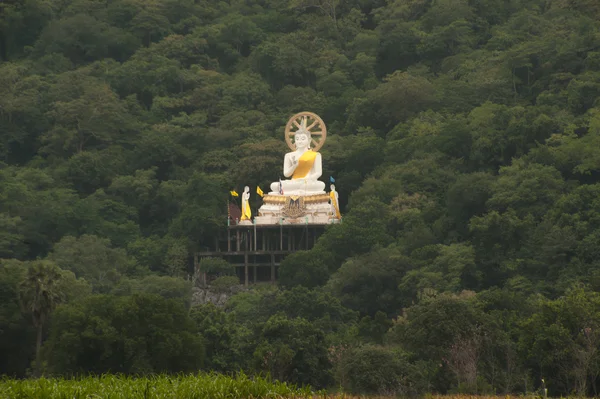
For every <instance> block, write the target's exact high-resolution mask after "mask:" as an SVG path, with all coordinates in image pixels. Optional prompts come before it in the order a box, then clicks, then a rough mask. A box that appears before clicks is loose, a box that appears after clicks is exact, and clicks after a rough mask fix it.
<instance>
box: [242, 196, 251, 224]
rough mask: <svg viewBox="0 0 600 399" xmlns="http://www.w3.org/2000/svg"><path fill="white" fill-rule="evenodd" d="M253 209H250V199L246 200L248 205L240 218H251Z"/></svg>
mask: <svg viewBox="0 0 600 399" xmlns="http://www.w3.org/2000/svg"><path fill="white" fill-rule="evenodd" d="M251 218H252V211H251V210H250V201H248V200H246V205H245V206H244V207H243V209H242V218H241V219H240V220H250V219H251Z"/></svg>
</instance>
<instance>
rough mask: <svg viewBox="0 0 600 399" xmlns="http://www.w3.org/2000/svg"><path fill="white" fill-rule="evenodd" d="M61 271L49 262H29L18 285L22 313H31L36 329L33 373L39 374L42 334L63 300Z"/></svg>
mask: <svg viewBox="0 0 600 399" xmlns="http://www.w3.org/2000/svg"><path fill="white" fill-rule="evenodd" d="M62 279H63V273H62V270H61V269H60V268H59V267H58V266H56V265H55V264H54V263H52V262H50V261H44V260H42V261H35V262H31V264H30V266H29V269H28V270H27V275H26V276H25V279H24V280H23V281H22V282H21V284H20V285H19V299H20V301H21V306H22V308H23V311H24V312H28V313H31V318H32V321H33V325H34V327H35V328H36V329H37V339H36V347H35V372H36V375H38V376H39V375H40V373H41V370H42V368H41V357H40V355H41V348H42V332H43V327H44V326H45V324H46V322H47V321H48V318H49V316H50V313H52V311H53V310H54V308H55V307H56V306H57V305H58V304H59V303H60V302H61V301H62V300H63V297H64V293H63V288H64V286H63V285H62V284H61V282H62Z"/></svg>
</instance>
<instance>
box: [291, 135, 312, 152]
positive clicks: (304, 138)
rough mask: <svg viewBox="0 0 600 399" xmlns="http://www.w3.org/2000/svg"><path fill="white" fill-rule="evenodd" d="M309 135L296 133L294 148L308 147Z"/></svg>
mask: <svg viewBox="0 0 600 399" xmlns="http://www.w3.org/2000/svg"><path fill="white" fill-rule="evenodd" d="M309 140H310V139H309V137H308V135H307V134H306V133H298V134H296V136H295V137H294V143H295V144H296V149H298V150H303V149H305V148H308V142H309Z"/></svg>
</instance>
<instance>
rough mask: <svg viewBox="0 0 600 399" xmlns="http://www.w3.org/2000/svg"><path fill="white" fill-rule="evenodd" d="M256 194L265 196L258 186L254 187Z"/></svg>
mask: <svg viewBox="0 0 600 399" xmlns="http://www.w3.org/2000/svg"><path fill="white" fill-rule="evenodd" d="M256 194H258V195H260V196H261V197H262V196H264V195H265V193H263V190H261V189H260V187H258V186H256Z"/></svg>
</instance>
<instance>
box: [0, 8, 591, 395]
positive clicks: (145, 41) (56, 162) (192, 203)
mask: <svg viewBox="0 0 600 399" xmlns="http://www.w3.org/2000/svg"><path fill="white" fill-rule="evenodd" d="M599 21H600V3H599V2H598V1H596V0H578V1H574V0H395V1H393V0H245V1H241V0H230V1H211V0H5V1H3V2H1V3H0V258H3V259H2V260H1V263H0V354H1V356H0V374H7V375H11V376H18V377H23V376H28V375H38V374H40V373H41V372H42V371H43V372H45V373H46V374H54V375H71V374H80V373H103V372H123V373H149V372H177V371H195V370H199V369H202V370H216V371H219V372H233V371H237V370H244V371H245V372H247V373H263V372H269V373H271V376H272V377H274V378H277V379H280V380H284V381H291V382H294V383H299V384H304V383H308V384H312V386H314V387H329V388H336V389H343V390H345V391H349V392H354V393H383V394H385V393H404V394H411V393H422V392H442V393H444V392H452V391H454V392H457V391H460V392H479V393H482V392H487V393H494V392H496V393H505V392H531V391H533V390H537V389H543V388H548V389H549V392H550V394H551V395H559V394H568V393H571V392H577V393H580V394H598V391H597V389H598V386H597V383H598V382H600V381H599V375H600V353H599V351H598V349H599V346H600V293H599V290H600V101H599V100H598V99H599V98H600V29H599V28H600V22H599ZM300 111H312V112H315V113H317V114H319V115H320V116H321V117H322V118H323V120H324V121H325V122H326V123H327V127H328V132H329V135H328V139H327V143H326V144H325V146H324V147H323V148H322V149H321V153H322V154H323V165H324V173H323V175H324V176H330V175H331V176H335V178H336V186H337V189H338V191H339V192H340V202H341V207H342V213H343V214H344V219H343V223H342V224H340V225H336V226H332V227H330V228H328V230H327V231H326V233H325V234H324V236H323V237H322V238H321V239H320V240H319V242H318V243H317V246H316V247H315V248H314V249H312V250H311V251H308V252H298V253H296V254H293V255H291V256H289V257H288V258H287V259H286V260H285V261H284V263H283V264H282V266H281V270H280V281H279V284H278V286H277V287H274V286H264V287H262V286H259V287H255V289H252V290H250V291H243V292H241V293H239V294H237V295H235V296H233V297H232V298H231V299H230V300H229V302H228V303H227V305H226V306H225V307H224V308H217V307H214V306H211V305H203V306H194V307H191V306H190V297H191V288H192V282H191V281H190V279H189V275H190V274H191V273H192V271H191V265H190V257H189V254H190V253H192V252H193V251H196V250H202V249H204V248H206V247H208V246H210V245H212V243H213V240H214V236H215V234H216V233H217V232H218V231H219V230H220V229H223V228H224V226H225V225H226V215H227V213H226V212H227V210H226V207H225V204H226V201H227V200H228V194H229V191H230V190H232V189H238V190H239V189H240V188H241V187H243V185H252V186H255V185H261V186H262V187H263V188H266V187H268V184H269V183H270V182H272V181H275V180H277V178H278V177H279V176H278V174H279V173H281V172H280V168H281V160H282V156H283V154H284V152H285V151H286V146H285V142H284V140H283V128H284V126H285V123H286V121H287V119H288V118H289V117H290V116H291V115H292V114H294V113H296V112H300ZM252 201H253V206H254V209H256V206H257V205H259V201H258V200H257V199H256V196H253V198H252ZM36 354H37V356H36ZM36 359H37V361H36ZM542 379H544V381H545V382H544V383H542Z"/></svg>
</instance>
